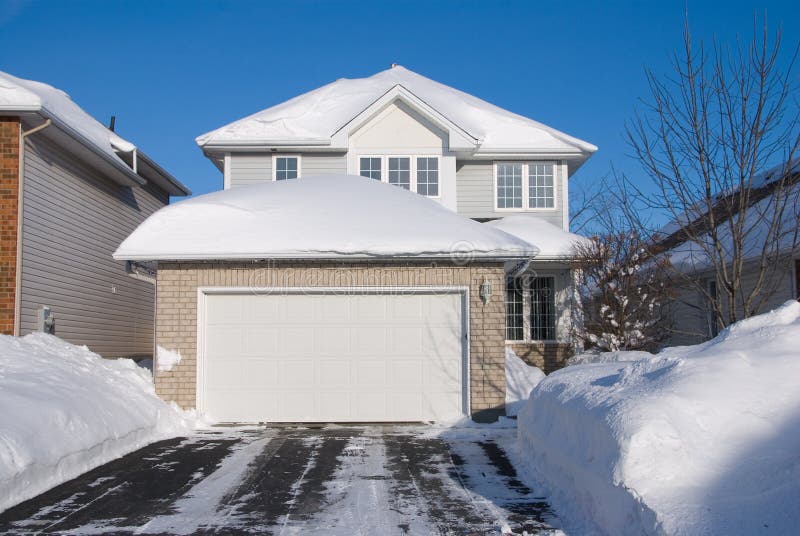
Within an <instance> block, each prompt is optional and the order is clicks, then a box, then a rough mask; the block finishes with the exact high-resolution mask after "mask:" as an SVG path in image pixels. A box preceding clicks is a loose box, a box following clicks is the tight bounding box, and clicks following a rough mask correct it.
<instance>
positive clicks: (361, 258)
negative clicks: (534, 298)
mask: <svg viewBox="0 0 800 536" xmlns="http://www.w3.org/2000/svg"><path fill="white" fill-rule="evenodd" d="M467 253H468V252H467ZM113 257H114V259H116V260H127V261H178V262H180V261H199V262H225V261H251V262H254V263H255V262H265V261H272V260H280V261H300V260H324V261H339V262H370V261H383V262H386V261H388V262H416V261H419V262H434V261H443V260H456V261H457V260H459V257H458V255H457V252H454V253H453V254H449V253H447V254H441V255H434V254H429V255H364V254H353V255H342V254H306V255H302V254H296V253H291V254H275V253H271V254H268V253H264V254H260V255H253V254H240V255H233V254H231V255H224V256H211V255H206V254H191V253H189V254H184V255H164V256H158V255H156V256H153V255H146V254H139V255H137V254H131V255H127V254H124V253H123V254H120V255H118V254H116V253H115V254H114V255H113ZM531 258H532V257H531V256H530V253H520V254H517V255H514V254H505V255H493V254H483V255H471V256H470V255H468V254H467V255H465V259H464V260H465V261H466V262H464V264H469V263H470V262H472V261H496V262H507V261H523V262H525V261H526V259H527V260H528V261H530V259H531Z"/></svg>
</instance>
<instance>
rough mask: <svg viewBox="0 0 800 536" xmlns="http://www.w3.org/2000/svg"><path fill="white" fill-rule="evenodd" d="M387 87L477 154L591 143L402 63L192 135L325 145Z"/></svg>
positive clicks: (589, 149)
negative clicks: (457, 132)
mask: <svg viewBox="0 0 800 536" xmlns="http://www.w3.org/2000/svg"><path fill="white" fill-rule="evenodd" d="M393 91H395V92H398V95H397V98H401V99H403V100H405V101H406V102H408V103H409V104H411V105H412V106H415V107H417V108H425V107H428V108H429V110H428V111H427V115H429V116H431V115H433V116H434V119H435V120H438V121H439V122H443V123H446V126H447V127H448V128H453V129H458V130H460V131H461V132H463V133H464V135H465V136H466V137H468V138H471V140H472V147H471V150H472V151H473V152H476V153H481V152H483V153H495V152H500V153H502V152H522V153H525V152H539V153H542V152H551V153H565V154H576V155H584V157H585V158H588V156H589V155H590V154H591V153H593V152H594V151H596V150H597V147H596V146H594V145H592V144H591V143H588V142H585V141H582V140H579V139H578V138H574V137H572V136H569V135H568V134H565V133H563V132H560V131H558V130H556V129H554V128H551V127H548V126H547V125H543V124H542V123H539V122H537V121H534V120H532V119H528V118H526V117H523V116H521V115H517V114H515V113H512V112H509V111H507V110H504V109H502V108H499V107H497V106H495V105H493V104H490V103H488V102H486V101H484V100H481V99H479V98H477V97H474V96H472V95H469V94H467V93H464V92H462V91H459V90H457V89H454V88H452V87H449V86H446V85H444V84H440V83H439V82H435V81H433V80H430V79H428V78H425V77H424V76H421V75H419V74H417V73H414V72H412V71H410V70H408V69H406V68H404V67H401V66H395V67H392V68H390V69H387V70H385V71H381V72H379V73H377V74H375V75H373V76H370V77H368V78H358V79H347V78H342V79H339V80H337V81H335V82H332V83H330V84H328V85H325V86H322V87H321V88H318V89H315V90H313V91H310V92H308V93H305V94H303V95H300V96H298V97H295V98H293V99H290V100H288V101H286V102H283V103H281V104H278V105H276V106H273V107H271V108H267V109H266V110H262V111H260V112H257V113H255V114H253V115H250V116H248V117H245V118H243V119H240V120H238V121H235V122H233V123H231V124H229V125H225V126H223V127H221V128H218V129H216V130H214V131H211V132H209V133H207V134H203V135H202V136H199V137H198V138H197V139H196V141H197V144H198V145H199V146H200V147H202V148H204V149H209V148H212V147H216V148H222V147H226V146H259V145H260V146H270V145H296V146H304V145H307V146H325V145H332V144H333V140H334V137H335V136H336V135H337V133H339V132H340V131H341V130H342V129H343V128H345V127H346V126H347V125H348V124H349V123H351V122H352V121H353V120H354V119H355V118H357V117H358V116H359V115H361V114H362V113H363V112H364V111H366V110H368V109H370V107H372V106H373V105H374V104H375V103H378V102H379V101H381V100H382V99H385V96H386V95H387V94H390V92H393ZM423 111H424V110H423ZM431 112H434V113H431ZM343 148H345V149H346V147H343Z"/></svg>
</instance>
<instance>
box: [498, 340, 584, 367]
mask: <svg viewBox="0 0 800 536" xmlns="http://www.w3.org/2000/svg"><path fill="white" fill-rule="evenodd" d="M509 346H511V349H512V350H514V353H515V354H517V356H518V357H520V358H521V359H522V360H523V361H525V362H526V363H527V364H529V365H533V366H534V367H539V368H540V369H542V370H543V371H544V372H545V373H546V374H550V373H551V372H553V371H555V370H558V369H560V368H563V367H564V366H565V365H566V364H567V359H569V358H570V357H572V355H573V353H574V350H573V348H572V345H571V344H559V343H551V342H518V343H512V344H510V345H509Z"/></svg>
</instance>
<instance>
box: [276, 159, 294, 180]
mask: <svg viewBox="0 0 800 536" xmlns="http://www.w3.org/2000/svg"><path fill="white" fill-rule="evenodd" d="M296 178H297V157H295V156H279V157H278V158H276V159H275V180H279V181H283V180H287V179H296Z"/></svg>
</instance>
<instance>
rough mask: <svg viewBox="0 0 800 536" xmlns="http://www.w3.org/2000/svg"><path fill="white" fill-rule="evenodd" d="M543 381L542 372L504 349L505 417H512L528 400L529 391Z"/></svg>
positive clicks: (507, 349) (509, 349)
mask: <svg viewBox="0 0 800 536" xmlns="http://www.w3.org/2000/svg"><path fill="white" fill-rule="evenodd" d="M543 379H544V372H542V370H541V369H540V368H538V367H533V366H531V365H529V364H527V363H526V362H525V361H523V360H522V359H521V358H520V357H519V356H517V354H515V353H514V351H513V350H512V349H511V348H508V347H506V415H508V416H511V417H513V416H514V415H516V414H517V413H519V410H520V408H522V406H523V405H524V404H525V401H526V400H528V397H529V396H530V395H531V391H532V390H533V388H534V387H536V386H537V385H539V382H541V381H542V380H543Z"/></svg>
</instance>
